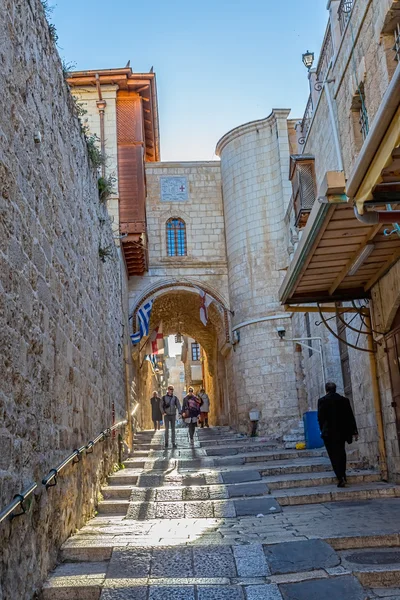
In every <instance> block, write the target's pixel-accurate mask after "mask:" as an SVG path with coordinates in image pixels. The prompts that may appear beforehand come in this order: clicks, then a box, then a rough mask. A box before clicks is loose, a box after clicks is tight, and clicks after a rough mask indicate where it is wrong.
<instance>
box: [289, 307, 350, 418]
mask: <svg viewBox="0 0 400 600" xmlns="http://www.w3.org/2000/svg"><path fill="white" fill-rule="evenodd" d="M324 316H325V318H328V319H329V318H330V317H332V314H325V315H324ZM316 321H317V322H320V321H321V318H320V316H319V314H318V313H309V322H310V329H309V330H308V329H307V324H306V315H305V314H304V313H294V314H293V332H294V337H296V338H297V337H298V338H306V337H320V338H322V352H323V362H324V367H325V377H326V381H334V382H335V383H336V385H337V387H338V392H339V393H340V394H343V377H342V370H341V366H340V355H339V345H338V343H337V340H336V338H334V336H333V335H332V334H330V333H329V331H328V330H327V328H326V327H325V326H324V325H319V326H316V324H315V322H316ZM329 325H330V327H332V329H333V330H334V331H336V325H335V322H334V320H331V321H329ZM304 343H305V344H309V345H310V344H311V346H312V348H313V350H312V355H311V356H310V352H309V350H308V348H305V347H302V348H301V365H302V370H303V374H304V385H305V388H306V392H307V409H308V408H311V409H312V410H316V408H317V403H318V398H320V397H321V396H323V395H325V393H326V392H325V389H324V385H323V377H322V366H321V358H320V354H319V353H318V350H320V349H321V346H320V343H319V341H318V340H312V341H311V342H307V341H306V340H305V341H304Z"/></svg>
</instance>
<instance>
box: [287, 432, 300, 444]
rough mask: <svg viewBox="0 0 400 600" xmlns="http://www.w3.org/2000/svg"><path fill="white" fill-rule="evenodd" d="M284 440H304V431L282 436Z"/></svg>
mask: <svg viewBox="0 0 400 600" xmlns="http://www.w3.org/2000/svg"><path fill="white" fill-rule="evenodd" d="M283 441H284V442H301V441H303V442H304V433H290V434H288V435H284V436H283Z"/></svg>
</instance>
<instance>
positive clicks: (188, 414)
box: [182, 387, 203, 443]
mask: <svg viewBox="0 0 400 600" xmlns="http://www.w3.org/2000/svg"><path fill="white" fill-rule="evenodd" d="M202 402H203V401H202V400H201V398H198V397H197V396H195V395H194V391H193V388H192V387H190V388H189V393H188V395H187V396H185V398H184V399H183V407H182V417H183V418H184V419H185V423H187V424H188V426H189V437H190V443H192V442H193V441H194V432H195V430H196V427H197V421H198V418H199V416H200V407H201V405H202Z"/></svg>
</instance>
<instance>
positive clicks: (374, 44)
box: [331, 0, 397, 175]
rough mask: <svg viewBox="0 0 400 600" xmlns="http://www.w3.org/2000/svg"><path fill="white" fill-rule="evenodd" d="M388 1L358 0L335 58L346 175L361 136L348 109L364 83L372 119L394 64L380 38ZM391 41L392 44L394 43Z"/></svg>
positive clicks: (369, 113) (371, 122) (358, 148)
mask: <svg viewBox="0 0 400 600" xmlns="http://www.w3.org/2000/svg"><path fill="white" fill-rule="evenodd" d="M389 4H390V2H388V0H357V2H355V3H354V8H353V11H352V14H351V19H350V22H349V24H348V27H347V29H346V30H345V32H344V33H343V36H342V40H341V44H340V47H339V50H338V53H337V56H336V57H335V61H334V64H333V68H332V73H331V74H332V76H333V77H334V78H335V80H336V83H335V84H334V98H335V100H336V102H337V111H338V115H339V132H340V139H341V145H342V149H343V160H344V166H345V172H346V174H347V175H348V174H349V173H350V171H351V169H352V167H353V165H354V163H355V161H356V159H357V156H358V153H359V150H360V147H361V144H362V139H360V134H359V132H358V131H356V133H355V130H357V127H354V123H353V116H352V112H351V103H352V98H353V96H354V95H355V94H356V93H357V89H358V85H360V84H363V86H364V95H365V105H366V109H367V112H368V118H369V125H370V126H371V125H372V124H373V121H374V117H375V114H376V113H377V111H378V109H379V106H380V103H381V101H382V98H383V95H384V93H385V91H386V89H387V87H388V84H389V81H390V76H391V74H392V73H393V66H394V65H396V66H397V63H396V61H395V58H394V52H393V51H392V52H390V51H389V50H388V48H387V44H385V41H384V39H383V37H382V29H383V25H384V19H385V15H386V13H387V10H388V8H389ZM393 44H394V41H393V42H392V43H391V45H392V46H393Z"/></svg>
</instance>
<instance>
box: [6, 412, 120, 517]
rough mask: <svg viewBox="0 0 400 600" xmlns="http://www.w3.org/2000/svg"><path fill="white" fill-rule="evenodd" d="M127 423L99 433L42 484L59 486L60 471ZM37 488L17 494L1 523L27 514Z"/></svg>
mask: <svg viewBox="0 0 400 600" xmlns="http://www.w3.org/2000/svg"><path fill="white" fill-rule="evenodd" d="M127 423H128V421H127V420H126V419H125V420H124V421H119V423H115V425H113V426H112V427H108V428H107V429H104V430H103V431H101V432H100V433H99V435H98V436H97V437H95V438H94V439H93V440H90V442H88V443H87V444H86V445H85V446H81V447H80V448H76V449H75V450H74V451H73V452H72V453H71V454H70V455H69V456H67V458H65V459H64V460H63V461H62V462H60V463H59V464H58V465H57V466H56V467H55V468H54V469H50V471H49V472H48V473H47V475H46V476H45V477H43V479H42V484H43V485H44V486H45V487H46V490H48V489H49V487H54V486H55V485H57V476H58V474H59V473H60V471H62V470H63V469H65V467H66V466H67V465H69V464H70V463H71V462H72V463H77V462H79V461H80V460H81V458H82V454H83V452H85V451H86V454H91V453H92V452H93V447H94V446H95V445H96V444H97V443H98V442H100V441H103V440H105V439H106V438H107V437H110V436H111V432H112V431H114V430H115V429H118V428H119V427H122V426H123V425H127ZM37 486H38V484H37V483H31V485H30V486H29V487H28V488H26V490H24V491H23V492H21V494H16V495H15V496H14V498H13V500H12V502H10V504H9V505H8V506H6V507H5V508H4V509H3V510H2V511H1V512H0V523H1V522H2V521H4V519H6V518H7V517H10V518H11V519H13V518H14V517H19V516H20V515H23V514H25V512H26V510H25V507H24V502H25V500H26V499H27V498H28V496H30V495H31V494H32V493H33V492H34V491H35V490H36V488H37ZM18 506H20V507H21V512H19V513H16V514H13V512H14V510H15V509H16V508H17V507H18Z"/></svg>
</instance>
